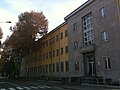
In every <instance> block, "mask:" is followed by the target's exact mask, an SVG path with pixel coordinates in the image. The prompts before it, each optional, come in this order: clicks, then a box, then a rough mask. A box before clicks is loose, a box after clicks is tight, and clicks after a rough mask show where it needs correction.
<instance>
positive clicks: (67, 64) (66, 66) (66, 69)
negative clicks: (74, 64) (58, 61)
mask: <svg viewBox="0 0 120 90" xmlns="http://www.w3.org/2000/svg"><path fill="white" fill-rule="evenodd" d="M65 71H66V72H67V71H69V62H68V61H66V62H65Z"/></svg>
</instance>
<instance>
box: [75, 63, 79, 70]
mask: <svg viewBox="0 0 120 90" xmlns="http://www.w3.org/2000/svg"><path fill="white" fill-rule="evenodd" d="M77 70H79V62H75V71H77Z"/></svg>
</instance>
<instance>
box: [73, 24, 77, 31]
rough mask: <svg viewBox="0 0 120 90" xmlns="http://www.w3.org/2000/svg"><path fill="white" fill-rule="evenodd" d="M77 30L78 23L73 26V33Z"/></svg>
mask: <svg viewBox="0 0 120 90" xmlns="http://www.w3.org/2000/svg"><path fill="white" fill-rule="evenodd" d="M76 30H77V23H74V24H73V31H76Z"/></svg>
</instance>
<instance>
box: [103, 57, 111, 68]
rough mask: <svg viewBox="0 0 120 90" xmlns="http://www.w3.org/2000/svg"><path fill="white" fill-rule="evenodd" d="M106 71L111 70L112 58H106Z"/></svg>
mask: <svg viewBox="0 0 120 90" xmlns="http://www.w3.org/2000/svg"><path fill="white" fill-rule="evenodd" d="M104 60H105V69H111V63H110V57H104Z"/></svg>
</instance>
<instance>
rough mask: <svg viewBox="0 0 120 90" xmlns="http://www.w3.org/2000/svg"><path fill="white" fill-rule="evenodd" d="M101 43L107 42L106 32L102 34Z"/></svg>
mask: <svg viewBox="0 0 120 90" xmlns="http://www.w3.org/2000/svg"><path fill="white" fill-rule="evenodd" d="M102 41H103V42H107V41H108V32H107V31H104V32H102Z"/></svg>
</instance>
